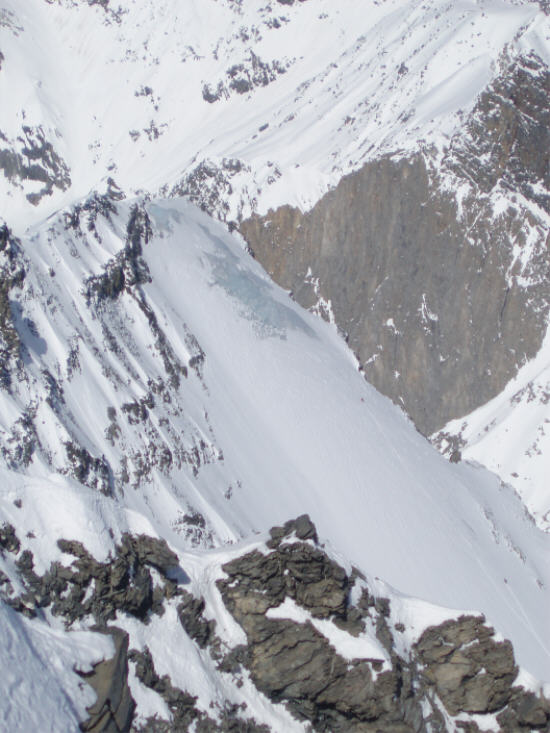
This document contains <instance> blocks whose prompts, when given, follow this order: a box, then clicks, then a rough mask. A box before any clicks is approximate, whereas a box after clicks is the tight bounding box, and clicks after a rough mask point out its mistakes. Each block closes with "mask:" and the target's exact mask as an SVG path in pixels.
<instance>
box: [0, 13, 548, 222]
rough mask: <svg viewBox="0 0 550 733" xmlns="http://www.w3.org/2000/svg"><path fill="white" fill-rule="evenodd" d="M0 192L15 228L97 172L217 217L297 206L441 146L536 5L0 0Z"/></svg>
mask: <svg viewBox="0 0 550 733" xmlns="http://www.w3.org/2000/svg"><path fill="white" fill-rule="evenodd" d="M0 12H1V16H0V50H1V51H2V55H3V57H2V63H1V69H0V97H1V98H2V99H3V100H9V104H2V107H1V109H0V133H1V138H0V169H2V171H3V176H1V177H0V205H1V207H2V210H3V211H5V212H6V215H9V218H10V222H11V224H12V226H14V227H15V228H17V230H18V231H22V229H24V228H25V227H26V226H27V224H28V223H29V221H30V220H33V219H34V220H38V219H40V218H42V217H43V216H44V215H45V214H47V213H50V212H51V211H55V210H56V209H57V208H59V206H60V205H66V204H67V203H68V202H71V201H75V200H76V199H78V198H80V197H82V196H85V195H87V194H88V192H89V191H90V190H91V189H93V188H97V187H99V186H101V185H103V184H102V182H104V181H105V179H106V178H107V177H111V178H113V179H114V180H115V181H116V182H117V184H118V185H119V186H121V187H122V188H123V189H124V190H125V191H126V192H127V193H130V192H135V191H138V190H147V191H149V192H157V191H159V190H160V189H162V190H163V191H164V192H166V193H168V192H174V191H175V192H184V193H186V194H188V195H191V196H194V197H195V198H197V200H200V201H201V203H202V204H203V205H205V206H206V207H207V208H208V209H209V210H210V211H214V212H216V214H217V215H219V216H221V217H223V218H226V219H228V220H235V219H236V218H237V217H239V216H244V217H246V216H249V215H250V214H251V213H252V212H253V211H258V212H259V213H265V212H266V211H267V210H268V208H270V207H276V206H279V205H281V204H285V203H290V204H294V205H298V206H299V207H300V208H310V207H311V206H312V205H313V204H314V203H315V202H316V201H317V200H318V199H319V198H320V196H321V195H322V194H323V193H325V192H326V191H327V190H328V188H329V187H331V186H333V185H334V184H335V183H337V182H338V181H339V180H340V178H341V177H342V176H343V175H344V174H345V173H347V172H349V171H350V170H354V169H356V168H358V167H359V166H360V165H361V164H362V163H363V162H365V161H366V160H369V159H372V158H374V157H376V156H377V155H380V154H382V153H385V152H392V153H393V152H396V151H400V152H403V151H407V150H411V149H416V148H417V147H418V146H419V145H421V146H427V147H430V146H435V148H438V149H441V147H442V146H443V145H444V144H445V143H446V142H448V141H449V140H450V137H451V135H452V133H453V132H454V131H455V130H456V129H457V128H458V127H460V125H461V123H462V121H463V119H464V115H465V114H467V113H468V111H469V110H470V109H471V108H472V106H473V105H474V104H475V100H476V97H477V95H478V94H479V93H480V92H481V91H482V90H483V89H484V87H485V86H486V85H487V84H488V83H489V81H490V80H491V79H492V78H493V77H494V76H495V75H497V74H498V72H499V70H500V67H501V65H502V64H504V65H505V66H506V65H507V64H508V63H509V62H510V59H511V58H514V57H515V56H516V55H517V54H519V53H524V54H527V53H529V52H534V53H536V54H537V55H539V56H540V57H541V58H542V59H543V60H544V61H546V62H547V61H548V58H549V57H550V53H549V50H548V38H549V35H550V31H549V23H550V18H549V17H548V16H546V15H544V13H543V12H542V11H541V8H540V7H539V4H538V3H536V2H527V1H525V2H518V1H517V0H490V1H488V0H487V1H486V0H484V1H483V2H482V1H481V0H479V1H478V2H473V1H469V2H460V3H455V2H449V1H448V0H430V1H429V2H420V0H388V1H387V2H383V3H381V2H377V1H376V0H362V1H361V2H356V1H355V0H345V1H343V2H339V3H338V4H337V5H335V4H334V3H332V2H330V0H308V2H297V3H294V4H289V3H285V4H281V3H279V2H275V0H268V1H267V2H266V1H265V0H247V2H245V3H240V2H231V1H230V0H220V1H216V2H215V1H214V0H207V1H206V2H205V1H204V0H188V1H187V2H185V3H180V2H177V1H176V0H159V1H158V2H155V3H150V2H148V1H147V0H134V1H133V2H131V3H126V4H124V6H122V5H121V6H119V5H118V4H116V3H114V2H112V1H111V2H110V3H85V2H80V3H75V2H72V0H60V1H59V2H55V3H51V2H45V1H44V0H27V1H26V2H25V3H24V4H21V3H20V2H17V0H4V3H3V6H2V9H1V11H0Z"/></svg>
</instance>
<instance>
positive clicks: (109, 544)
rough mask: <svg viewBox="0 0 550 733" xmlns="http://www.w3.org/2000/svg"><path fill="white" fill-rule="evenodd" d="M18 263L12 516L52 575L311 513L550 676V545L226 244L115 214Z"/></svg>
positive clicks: (355, 551) (6, 427)
mask: <svg viewBox="0 0 550 733" xmlns="http://www.w3.org/2000/svg"><path fill="white" fill-rule="evenodd" d="M2 257H3V261H4V265H3V267H4V270H3V273H4V278H3V282H4V283H5V285H4V291H3V293H4V294H3V303H4V309H3V311H2V319H3V320H2V338H3V344H2V348H3V355H4V356H3V364H4V370H3V374H2V383H3V388H2V392H1V393H0V400H1V409H0V415H1V421H2V428H1V441H2V461H3V464H4V470H3V481H2V485H3V490H2V497H1V509H2V516H3V520H4V521H6V522H8V523H9V524H11V525H13V526H14V527H16V528H17V530H18V536H19V537H20V539H21V541H22V542H23V543H24V545H25V547H28V548H29V549H30V550H31V551H32V552H33V553H34V554H35V560H36V566H37V568H39V569H40V571H41V572H42V571H43V570H44V569H45V568H47V566H48V565H49V563H50V562H51V561H53V560H55V559H58V558H59V557H60V552H59V549H58V547H57V545H56V542H57V540H58V539H59V538H65V539H69V540H72V539H78V540H80V541H82V542H83V543H84V546H85V547H86V548H87V549H88V551H90V552H92V553H93V554H94V555H95V556H96V557H97V558H98V559H103V558H105V556H106V554H107V553H108V552H109V551H110V550H113V548H114V542H115V540H117V539H118V538H120V536H121V533H122V532H124V531H132V532H145V533H147V534H153V535H155V534H156V535H158V536H160V537H163V538H166V539H167V540H168V541H169V542H170V543H171V545H172V546H173V547H174V548H176V549H177V550H179V551H185V550H188V549H189V548H191V547H193V546H202V547H209V546H216V545H219V544H220V543H223V542H228V541H235V540H238V539H239V538H241V537H243V536H245V535H246V534H248V533H250V532H252V531H256V530H263V529H266V528H267V527H269V526H270V525H272V524H273V523H274V522H278V521H283V520H286V519H287V518H288V517H292V516H296V515H298V514H300V513H302V512H304V511H307V512H309V513H310V514H311V516H312V518H314V520H315V521H316V523H317V525H318V527H319V531H320V532H321V533H322V534H323V536H325V537H327V538H329V539H330V540H331V541H332V542H333V543H334V544H335V546H337V547H338V548H339V549H340V550H341V551H342V552H343V553H344V554H345V555H346V556H347V557H348V558H349V559H350V560H351V561H353V562H356V563H358V564H359V565H361V566H362V567H364V568H365V569H366V570H368V571H369V572H372V573H373V574H374V573H376V574H377V575H379V576H380V577H383V578H384V579H385V580H386V581H387V582H390V583H391V584H392V585H394V586H395V587H398V588H399V589H400V590H401V591H403V592H405V593H408V594H412V595H415V596H419V597H422V598H425V599H427V600H429V601H431V602H435V603H439V604H442V605H446V606H449V607H452V608H471V609H475V610H479V611H482V612H483V613H485V614H486V615H487V617H488V619H489V620H490V622H491V623H493V624H494V625H495V627H496V628H497V629H498V630H499V631H500V632H501V633H503V634H504V635H505V636H506V637H508V638H510V639H512V641H513V643H514V645H515V648H516V653H517V658H518V660H519V662H520V664H522V665H523V666H525V667H526V668H527V669H528V670H529V671H531V672H532V673H534V674H536V675H537V676H539V677H543V678H544V677H548V673H549V669H550V667H549V664H550V654H549V652H548V650H547V649H546V645H547V637H548V616H547V613H546V609H547V605H548V588H549V587H550V578H549V576H548V568H549V567H550V563H549V561H548V560H549V558H548V554H549V551H550V545H549V541H548V536H547V535H545V534H544V533H542V532H540V531H539V530H538V529H537V528H536V526H535V525H534V523H533V522H532V520H531V519H530V518H529V517H528V515H527V514H526V513H525V510H524V508H523V505H522V503H521V501H520V500H519V499H518V497H517V496H516V495H515V493H514V492H513V491H512V490H511V489H509V488H507V487H505V486H502V485H500V483H499V482H498V480H497V479H496V478H495V477H494V476H492V475H491V474H489V473H487V472H485V471H483V470H478V469H475V468H472V467H470V466H468V465H452V464H449V463H448V462H447V461H446V460H445V459H444V458H442V457H441V456H439V455H438V454H437V452H436V451H435V450H434V449H433V448H432V447H431V446H430V445H429V444H428V443H427V442H426V441H425V440H424V439H423V438H422V437H421V436H420V435H419V434H418V433H417V432H416V431H415V429H414V428H413V426H412V425H411V424H410V423H409V422H408V421H407V419H406V418H405V417H404V415H403V414H402V413H401V412H400V410H399V409H397V408H396V407H394V406H392V405H391V403H390V402H389V401H388V400H387V399H386V398H384V397H382V396H381V395H379V394H378V393H377V392H376V391H375V390H374V389H373V388H372V387H370V386H369V385H368V384H367V383H365V381H364V380H363V378H362V376H361V374H360V372H359V371H358V370H357V365H356V363H355V361H354V359H353V358H352V356H351V354H350V353H349V351H348V350H347V347H346V346H345V344H344V343H343V342H342V340H341V339H340V337H339V336H338V334H337V332H336V330H335V329H334V327H333V326H330V325H328V324H326V323H324V322H323V321H322V320H320V319H317V318H315V317H314V316H312V315H310V314H308V313H307V312H305V311H302V310H301V309H300V307H299V306H297V305H295V304H294V303H293V302H292V301H291V300H290V299H289V298H288V296H287V294H286V293H284V292H283V291H281V290H280V289H278V288H277V287H276V286H274V285H272V284H271V283H270V281H269V279H268V278H267V276H266V275H265V273H264V272H263V271H262V270H261V268H260V267H259V266H258V265H257V264H256V263H254V261H253V260H251V259H250V258H249V257H248V256H247V255H246V254H245V253H243V251H242V247H241V245H240V244H239V242H238V241H237V240H235V239H234V238H233V237H232V236H231V235H229V234H227V233H226V232H225V230H224V229H223V227H222V226H221V225H219V224H216V223H214V222H213V221H212V220H210V219H209V218H208V217H207V216H206V215H204V214H202V213H200V212H199V211H198V210H196V209H195V208H194V207H192V206H191V205H189V204H186V203H183V202H176V201H157V202H151V203H149V204H147V205H145V206H143V205H142V204H140V203H139V202H135V203H132V202H129V203H127V202H117V201H113V200H112V199H108V198H107V197H104V198H97V197H95V198H93V199H90V200H89V201H88V202H87V203H85V204H84V205H82V206H80V207H79V208H78V209H76V210H69V211H66V212H64V213H62V214H60V215H59V216H57V217H55V218H53V219H51V220H50V221H49V222H48V223H47V224H46V225H45V226H43V227H38V228H35V229H34V230H32V231H31V232H30V233H29V235H28V236H27V237H25V238H22V239H21V240H20V241H19V242H17V241H16V240H14V239H13V238H10V237H9V236H8V235H7V233H6V230H4V234H3V250H2ZM6 308H7V309H6Z"/></svg>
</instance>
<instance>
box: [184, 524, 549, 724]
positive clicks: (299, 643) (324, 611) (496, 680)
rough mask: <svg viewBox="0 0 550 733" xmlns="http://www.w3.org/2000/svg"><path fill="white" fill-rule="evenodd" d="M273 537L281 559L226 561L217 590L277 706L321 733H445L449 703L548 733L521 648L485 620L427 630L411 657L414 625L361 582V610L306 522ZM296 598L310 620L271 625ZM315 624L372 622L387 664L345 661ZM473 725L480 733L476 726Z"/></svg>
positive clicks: (356, 631)
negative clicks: (402, 638)
mask: <svg viewBox="0 0 550 733" xmlns="http://www.w3.org/2000/svg"><path fill="white" fill-rule="evenodd" d="M300 535H302V539H301V540H300ZM271 536H272V539H271V541H270V542H268V547H271V548H272V549H271V552H269V553H267V554H265V553H263V552H260V551H253V552H251V553H248V554H246V555H243V556H241V557H238V558H236V559H234V560H232V561H231V562H229V563H226V564H225V565H224V566H223V570H224V572H225V573H226V575H227V576H228V577H227V579H223V580H219V581H218V583H217V584H218V588H219V589H220V592H221V594H222V597H223V599H224V602H225V604H226V606H227V608H228V609H229V610H230V611H231V613H232V615H233V616H234V617H235V619H236V620H237V621H238V622H239V624H240V625H241V626H242V628H243V629H244V630H245V632H246V635H247V640H248V643H247V647H246V649H244V650H241V651H240V658H241V660H242V663H243V664H244V666H245V667H246V668H247V669H248V671H249V673H250V676H251V678H252V680H253V682H254V684H255V685H256V686H257V687H258V689H259V690H261V691H262V692H263V693H264V694H265V695H267V696H268V697H269V698H270V699H271V700H273V701H274V702H285V703H286V705H287V707H288V708H289V710H290V711H291V712H292V713H293V715H295V716H296V717H298V718H299V719H302V720H304V719H305V720H307V721H309V722H310V723H311V724H312V725H313V728H314V729H315V730H319V731H354V732H355V731H356V732H358V733H359V731H361V732H363V731H364V732H365V733H366V732H367V731H373V732H374V731H388V732H389V731H392V732H393V733H398V732H400V731H403V733H405V732H406V731H411V732H412V731H426V732H427V731H446V730H448V727H447V723H446V722H445V719H444V717H443V716H442V715H441V711H440V706H441V705H442V706H443V707H444V709H445V711H446V713H447V714H448V715H449V716H452V717H455V716H458V715H461V716H462V717H463V715H464V714H479V715H485V714H490V713H494V712H499V723H500V724H501V726H502V730H503V731H517V730H521V729H522V726H524V727H525V726H526V725H532V721H537V722H536V724H537V725H540V726H541V727H540V729H541V730H546V729H547V726H548V724H549V721H550V703H549V702H548V701H546V700H544V699H538V698H536V696H535V695H534V694H533V693H531V692H528V691H525V690H524V689H523V688H521V687H514V686H513V683H514V680H515V678H516V676H517V671H518V670H517V667H516V666H515V662H514V655H513V650H512V646H511V644H510V642H508V641H503V642H500V641H496V640H495V639H494V631H493V629H491V628H490V627H488V626H487V625H486V624H485V619H484V618H483V617H473V616H462V617H460V618H458V619H452V620H449V621H446V622H444V623H442V624H440V625H438V626H432V627H430V628H428V629H426V630H425V631H424V633H423V634H422V635H421V637H420V639H418V641H417V642H416V643H415V644H414V645H413V647H412V648H411V650H410V654H409V656H408V657H407V658H404V657H403V656H402V655H400V654H398V653H397V651H396V649H397V645H396V644H395V635H398V634H400V633H401V632H402V631H404V629H405V627H404V625H403V624H401V623H395V622H394V623H393V624H392V623H391V622H390V616H391V609H390V602H389V600H388V599H387V598H375V597H374V596H373V595H372V594H370V593H369V591H368V588H367V587H366V586H365V585H364V583H363V589H362V593H361V596H360V600H359V602H358V603H357V605H353V604H352V603H351V600H350V590H351V588H352V587H353V585H354V583H355V582H356V581H357V580H358V578H359V577H360V575H359V574H358V573H357V572H355V573H353V574H352V575H350V576H348V575H347V573H346V571H345V570H344V569H343V568H341V567H339V566H338V565H337V564H336V563H335V562H334V561H332V560H331V559H330V558H329V557H328V556H327V555H326V553H325V552H324V551H323V550H322V548H321V547H319V546H316V542H315V539H314V538H315V537H316V533H315V528H314V526H313V525H312V524H311V522H310V520H309V518H308V517H300V518H299V519H297V520H295V521H293V522H288V523H287V524H286V525H285V526H284V527H277V528H274V529H272V530H271ZM308 540H309V541H308ZM288 599H293V600H294V601H295V603H296V604H297V605H298V606H299V607H300V608H301V609H304V610H305V611H307V612H308V614H310V617H311V620H307V619H306V620H304V621H297V620H293V619H290V618H289V619H287V618H285V617H284V614H283V615H282V616H280V617H278V616H277V617H273V615H270V613H269V612H270V610H271V611H272V610H273V609H276V608H278V607H279V606H280V605H281V604H282V603H283V602H284V601H285V600H286V601H288ZM197 608H198V607H197ZM316 618H317V619H330V622H331V623H334V625H335V627H336V628H338V629H340V630H343V631H345V632H347V633H349V634H350V635H352V636H355V637H359V636H360V635H361V634H362V633H364V632H365V629H366V628H367V624H368V625H370V627H371V628H373V627H374V628H375V629H376V637H377V639H378V641H379V642H380V646H381V651H382V652H383V653H382V655H381V658H380V659H360V658H358V659H353V660H351V661H350V660H349V659H345V658H344V657H343V656H342V654H341V653H339V652H338V650H337V648H335V646H333V644H331V642H330V641H329V638H330V637H329V638H327V636H326V635H324V634H323V633H321V632H320V631H319V629H318V628H316V627H315V625H314V619H316ZM519 698H521V702H519ZM427 711H430V712H429V713H428V712H427ZM520 711H521V712H520ZM522 716H523V717H522ZM527 719H529V720H530V721H531V722H530V723H526V722H525V721H526V720H527ZM468 724H469V725H470V724H471V727H470V728H469V730H472V731H475V730H478V728H477V724H476V723H475V721H473V720H472V721H470V723H468Z"/></svg>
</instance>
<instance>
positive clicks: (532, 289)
mask: <svg viewBox="0 0 550 733" xmlns="http://www.w3.org/2000/svg"><path fill="white" fill-rule="evenodd" d="M549 88H550V75H549V72H548V70H547V68H546V67H545V65H544V64H543V63H542V62H541V60H540V59H538V58H537V57H536V56H534V55H531V56H529V57H526V58H523V59H519V60H517V61H515V62H513V63H511V64H509V65H508V67H507V68H506V70H505V71H504V72H503V74H502V75H501V76H499V77H498V78H497V79H496V80H495V81H494V83H493V84H492V85H491V86H490V87H489V88H488V89H487V90H486V91H485V92H484V93H483V94H482V95H481V96H480V98H479V100H478V102H477V104H476V106H475V108H474V110H473V111H472V113H471V114H470V116H469V117H468V118H467V119H466V120H465V124H464V129H463V130H461V131H460V132H459V133H457V134H456V135H455V136H454V138H453V139H452V140H451V142H450V145H449V148H448V150H447V152H446V154H445V155H444V156H443V159H442V161H438V162H435V160H434V158H433V154H432V151H430V150H424V151H420V152H418V153H417V154H413V155H409V156H408V157H403V156H402V155H400V156H391V155H389V156H386V157H383V158H381V159H378V160H374V161H372V162H369V163H367V164H366V165H365V166H364V167H363V168H362V169H361V170H360V171H358V172H357V173H354V174H351V175H349V176H347V177H345V178H344V179H342V181H341V182H340V183H339V184H338V185H337V186H336V188H335V189H334V190H333V191H331V192H329V193H328V194H327V195H326V196H325V197H324V198H323V199H322V200H321V201H319V202H318V203H317V205H316V206H315V207H314V208H313V209H312V210H311V211H310V212H308V213H307V214H301V213H300V212H299V211H298V210H297V209H294V208H292V207H289V206H283V207H281V208H280V209H278V210H277V211H270V212H269V213H268V214H267V215H266V216H263V217H253V218H251V219H249V220H247V221H244V222H242V223H241V225H240V230H241V232H242V233H243V235H244V237H245V239H246V240H247V242H248V244H249V246H250V248H251V250H252V252H253V253H254V255H255V256H256V257H257V258H258V260H259V261H260V262H261V263H262V264H263V265H264V267H265V268H266V270H267V271H268V272H269V274H270V275H271V276H272V277H273V278H274V279H275V281H276V282H278V283H279V284H280V285H282V286H283V287H284V288H286V289H289V290H291V291H292V293H293V296H294V297H295V298H296V300H297V301H298V302H300V303H301V304H302V305H304V306H306V307H309V308H312V307H315V306H317V305H318V304H319V302H320V301H322V302H323V303H325V304H326V303H329V304H330V308H331V311H332V315H333V316H334V319H335V321H336V323H337V324H338V326H339V327H340V328H341V330H342V331H343V332H344V333H345V334H346V336H347V340H348V342H349V344H350V346H351V348H352V349H353V350H354V352H355V353H356V354H357V356H358V358H359V361H360V363H361V365H362V367H363V369H364V371H365V376H366V378H367V379H368V380H369V381H370V382H372V384H374V386H375V387H377V389H379V390H380V391H382V392H383V393H384V394H386V395H388V396H390V397H391V398H392V399H393V400H394V401H396V402H397V403H399V404H401V405H402V406H403V407H404V408H405V410H406V412H407V413H408V414H409V415H410V416H411V417H412V419H413V421H414V422H415V424H416V425H417V427H418V428H419V430H420V431H421V432H423V433H424V434H427V435H428V434H431V433H432V432H433V431H435V430H436V429H437V428H440V427H442V426H443V425H444V424H445V423H446V422H447V421H448V420H449V419H451V418H455V417H460V416H462V415H465V414H467V413H469V412H471V411H472V410H474V409H475V408H476V407H478V406H479V405H481V404H484V403H485V402H487V401H488V400H489V399H491V398H492V397H494V396H495V395H496V394H498V393H499V392H500V391H501V390H502V389H503V387H504V385H505V384H506V383H507V382H508V381H509V379H510V378H511V377H512V376H514V374H515V373H516V372H517V369H518V367H519V366H520V365H521V364H522V363H523V362H524V361H525V360H526V359H529V358H531V357H533V356H534V355H535V354H536V353H537V351H538V349H539V348H540V346H541V343H542V339H543V337H544V334H545V331H546V315H547V313H548V307H549V303H550V291H549V288H548V282H549V278H548V273H549V272H550V260H549V258H548V244H549V242H550V240H549V239H548V236H549V235H548V229H547V226H546V225H545V223H544V222H545V217H546V216H547V215H548V214H549V213H550V193H549V192H550V179H549V174H548V171H549V170H550V166H549V157H548V156H549V153H548V151H549V150H550V140H549V137H548V134H549V133H548V130H549V129H550V104H549V99H550V96H549V94H548V89H549ZM459 189H460V195H458V194H457V191H458V190H459ZM497 202H498V206H499V207H500V209H499V211H498V213H497V211H496V209H495V206H496V205H497Z"/></svg>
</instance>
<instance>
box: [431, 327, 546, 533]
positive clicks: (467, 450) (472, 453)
mask: <svg viewBox="0 0 550 733" xmlns="http://www.w3.org/2000/svg"><path fill="white" fill-rule="evenodd" d="M548 364H549V348H548V337H547V338H546V340H545V343H544V345H543V348H542V349H541V351H540V352H539V354H538V355H537V356H536V357H535V359H533V360H532V361H530V362H528V363H527V364H526V365H525V366H524V367H523V368H522V369H521V370H520V371H519V373H518V375H517V377H515V378H514V379H513V380H512V381H511V382H509V384H508V385H507V386H506V389H505V390H504V391H503V392H502V393H501V394H500V395H498V397H495V398H494V399H493V400H491V401H490V402H489V403H487V404H486V405H483V407H480V408H479V409H478V410H476V411H475V412H474V413H472V414H471V415H468V416H466V417H465V418H462V419H459V420H453V421H451V422H450V423H448V424H447V425H446V426H445V428H443V430H441V431H440V432H439V433H437V434H436V435H434V436H433V440H434V442H435V444H436V445H437V446H438V447H439V448H440V449H441V450H442V451H443V452H444V453H446V454H447V455H451V454H452V453H453V452H454V451H459V452H460V454H461V455H462V457H463V458H465V459H466V460H469V461H476V462H478V463H480V464H482V465H484V466H487V468H489V469H490V470H491V471H494V472H495V473H496V474H497V475H499V476H500V477H501V478H502V480H503V481H505V482H507V483H509V484H510V485H511V486H513V487H514V488H515V489H516V490H517V491H518V493H520V494H521V496H522V497H523V499H524V501H525V503H526V505H527V507H528V509H529V511H530V512H531V513H532V515H533V516H534V517H535V519H536V520H537V523H538V524H539V526H541V527H542V528H544V529H546V530H548V529H550V492H549V491H548V475H549V474H548V470H549V455H550V445H549V443H548V440H549V438H548V425H549V424H550V410H549V407H548V402H549V399H550V375H549V366H548Z"/></svg>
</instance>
